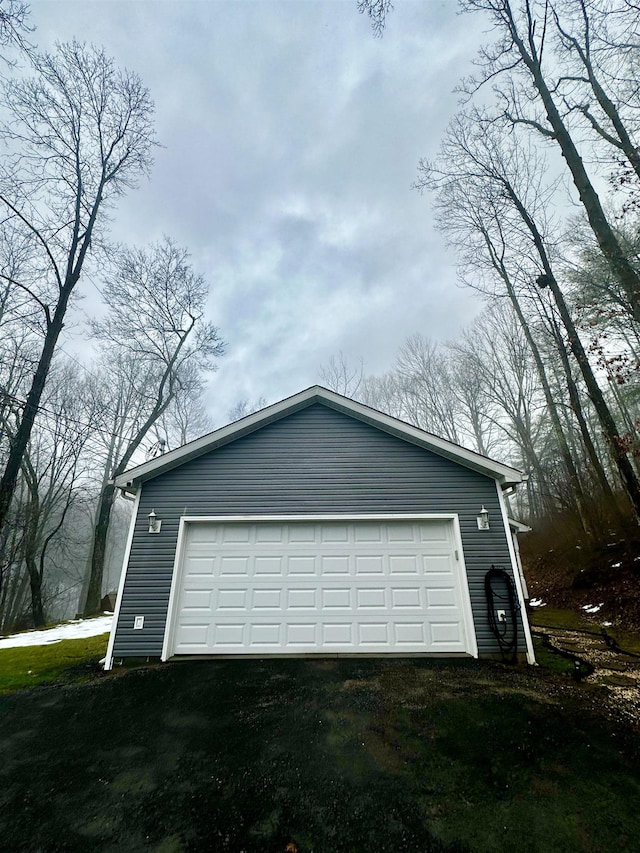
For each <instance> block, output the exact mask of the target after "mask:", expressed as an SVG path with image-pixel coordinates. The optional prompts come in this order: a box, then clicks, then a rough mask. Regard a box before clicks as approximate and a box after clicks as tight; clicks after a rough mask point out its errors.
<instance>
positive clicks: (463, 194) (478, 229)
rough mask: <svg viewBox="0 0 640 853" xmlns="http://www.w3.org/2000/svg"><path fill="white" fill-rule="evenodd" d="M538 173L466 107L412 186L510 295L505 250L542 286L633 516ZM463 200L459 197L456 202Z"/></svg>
mask: <svg viewBox="0 0 640 853" xmlns="http://www.w3.org/2000/svg"><path fill="white" fill-rule="evenodd" d="M542 171H543V168H542V167H541V164H540V162H539V161H538V160H537V159H536V156H535V152H531V154H527V152H526V151H525V152H524V153H523V152H522V151H520V149H519V146H518V142H517V138H516V137H515V135H512V136H511V137H510V138H509V141H508V147H506V146H504V145H503V144H502V143H501V139H500V134H499V132H498V128H497V127H496V125H495V124H494V123H492V122H486V121H484V116H483V114H482V113H479V112H474V113H472V114H471V116H470V117H468V118H466V117H458V118H457V119H456V120H455V121H454V123H453V125H452V127H451V129H450V131H449V133H448V135H447V137H446V140H445V142H444V145H443V149H442V153H441V156H440V158H439V160H438V164H436V165H432V164H428V163H422V164H421V178H420V181H419V184H418V185H419V186H420V187H424V188H429V189H432V190H435V191H436V192H438V193H439V201H438V202H437V203H438V205H439V209H440V211H441V215H442V216H443V217H444V219H445V221H446V223H447V226H449V225H451V226H452V227H453V231H452V233H454V234H457V235H462V234H465V233H466V235H467V239H468V238H469V237H472V239H473V236H474V235H475V240H478V239H479V240H480V244H481V245H482V244H484V246H483V248H484V254H485V256H486V257H488V259H489V262H490V266H491V267H492V268H493V270H494V275H495V273H496V272H497V273H498V275H499V277H500V278H501V279H502V280H503V282H504V284H505V285H506V288H507V292H508V293H509V296H510V298H512V301H513V295H514V294H513V293H512V292H511V291H510V289H509V287H510V286H509V281H510V276H509V275H507V274H506V272H505V270H506V266H505V259H506V258H508V257H509V256H511V258H512V263H513V266H514V269H515V271H516V276H517V277H520V279H521V280H522V275H523V273H524V275H525V276H526V277H527V278H528V279H529V284H528V286H529V288H530V287H531V282H532V280H534V279H535V281H536V282H537V284H538V285H539V286H540V287H542V288H546V287H548V288H549V290H550V291H551V293H552V294H553V299H554V301H555V305H556V307H557V310H558V314H559V316H560V318H561V321H562V324H563V326H564V327H565V329H566V333H567V339H568V342H569V346H570V349H571V352H572V354H573V355H574V357H575V359H576V362H577V364H578V366H579V368H580V371H581V374H582V377H583V379H584V382H585V385H586V387H587V390H588V393H589V396H590V398H591V401H592V403H593V406H594V408H595V410H596V412H597V415H598V419H599V421H600V425H601V428H602V430H603V433H604V435H605V436H606V438H607V441H608V444H609V449H610V452H611V455H612V458H613V459H614V460H615V464H616V467H617V470H618V472H619V474H620V478H621V480H622V483H623V484H624V487H625V489H626V491H627V493H628V495H629V498H630V500H631V502H632V504H633V506H634V508H635V512H636V514H638V515H639V516H640V484H639V483H638V479H637V477H636V474H635V471H634V469H633V466H632V465H631V463H630V461H629V458H628V455H627V448H626V447H625V446H624V442H623V441H622V440H621V434H620V430H619V429H618V426H617V424H616V422H615V419H614V417H613V415H612V412H611V409H610V407H609V405H608V403H607V400H606V399H605V396H604V394H603V392H602V389H601V388H600V386H599V384H598V381H597V378H596V376H595V374H594V371H593V369H592V367H591V364H590V362H589V358H588V354H587V353H586V351H585V348H584V345H583V343H582V341H581V339H580V336H579V334H578V330H577V328H576V326H575V323H574V320H573V317H572V314H571V311H570V309H569V307H568V305H567V302H566V300H565V297H564V294H563V291H562V290H561V288H560V285H559V284H558V280H557V278H556V275H555V271H554V270H555V261H556V260H557V257H558V252H557V249H556V247H555V245H554V239H553V238H552V237H551V232H550V231H549V229H548V227H547V217H546V216H545V209H544V208H545V206H544V199H545V194H544V192H542V193H541V192H540V191H539V187H540V186H541V183H540V180H541V179H540V174H541V172H542ZM469 186H471V187H475V188H476V189H477V192H478V195H477V197H476V204H477V207H476V208H474V211H475V212H474V215H473V218H472V220H471V221H470V218H469V215H468V212H467V210H466V209H465V205H466V204H467V203H468V188H469ZM458 190H460V192H458ZM465 198H466V199H467V201H466V202H465V201H462V199H465ZM481 199H482V201H481ZM487 208H488V209H489V210H490V212H491V227H492V229H493V230H494V232H495V231H496V230H497V233H498V240H497V241H496V242H494V241H493V240H492V239H491V237H490V232H489V226H488V225H487V219H483V218H482V212H483V211H484V210H486V209H487ZM547 235H549V236H547ZM454 239H455V238H454ZM468 252H469V247H468V246H465V247H464V248H463V253H467V257H468Z"/></svg>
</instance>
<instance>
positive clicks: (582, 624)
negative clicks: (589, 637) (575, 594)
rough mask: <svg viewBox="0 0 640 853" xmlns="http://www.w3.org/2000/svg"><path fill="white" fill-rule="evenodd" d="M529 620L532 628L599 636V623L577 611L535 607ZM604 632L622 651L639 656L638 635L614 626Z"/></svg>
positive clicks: (639, 643) (540, 662) (639, 644)
mask: <svg viewBox="0 0 640 853" xmlns="http://www.w3.org/2000/svg"><path fill="white" fill-rule="evenodd" d="M529 618H530V620H531V625H532V627H534V628H541V629H543V628H556V629H560V630H562V629H569V630H571V631H588V632H590V633H593V634H599V633H600V632H601V628H602V625H601V623H600V622H598V621H593V620H590V619H587V618H586V617H585V616H583V615H582V613H580V612H578V611H577V610H559V609H553V608H551V607H537V608H532V611H531V613H530V616H529ZM606 630H607V632H608V633H609V634H610V635H611V636H612V637H614V638H615V639H616V640H617V642H618V643H619V645H620V646H621V647H622V648H623V649H626V650H627V651H630V652H634V653H636V654H640V634H638V633H637V632H634V631H625V630H622V629H620V628H617V627H615V626H611V627H608V628H607V629H606ZM536 655H537V647H536ZM538 663H539V664H541V665H543V663H542V661H541V660H539V661H538Z"/></svg>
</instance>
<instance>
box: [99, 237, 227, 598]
mask: <svg viewBox="0 0 640 853" xmlns="http://www.w3.org/2000/svg"><path fill="white" fill-rule="evenodd" d="M102 292H103V298H104V300H105V303H106V304H107V306H108V313H107V315H106V317H105V319H103V320H101V321H96V322H94V323H93V324H92V328H93V334H94V336H95V337H96V338H97V339H98V340H99V341H101V342H102V344H103V357H104V359H105V362H106V363H107V364H108V365H109V367H108V368H107V369H108V371H109V373H110V375H111V377H112V380H115V387H114V388H113V392H112V393H111V394H110V397H111V399H112V401H114V402H115V405H112V410H111V418H112V420H111V424H110V428H109V431H110V433H111V435H112V441H111V442H110V445H109V451H108V456H107V463H106V466H105V477H104V479H103V485H102V489H101V493H100V499H99V505H98V510H97V514H96V525H95V531H94V536H93V550H92V556H91V570H90V575H89V585H88V592H87V601H86V604H85V607H84V612H85V615H91V614H93V613H96V612H97V611H98V609H99V605H100V597H101V591H102V578H103V574H104V561H105V550H106V543H107V533H108V529H109V520H110V517H111V510H112V507H113V502H114V499H115V485H114V482H113V480H114V478H115V477H117V476H118V475H119V474H121V473H122V472H123V471H125V470H126V469H127V467H128V466H129V464H130V462H131V460H132V459H133V457H134V454H135V453H136V451H137V450H138V449H139V448H140V447H141V445H142V442H143V441H144V440H145V438H146V437H147V436H148V435H149V432H150V430H151V429H152V427H154V426H155V425H156V424H157V423H158V421H159V419H160V418H161V417H162V415H163V414H164V413H165V412H167V410H168V409H169V407H170V406H171V404H172V403H173V402H174V400H175V399H176V397H178V396H180V395H186V396H188V395H189V394H197V393H199V392H200V391H201V388H202V377H203V374H204V373H206V372H207V371H212V370H215V366H216V365H215V360H216V359H217V358H218V357H219V356H220V355H222V353H223V350H224V345H223V343H222V341H221V340H220V337H219V335H218V330H217V329H216V327H215V326H213V325H212V324H211V323H209V322H207V321H206V320H205V317H204V311H205V306H206V299H207V294H208V288H207V284H206V282H205V280H204V279H203V277H202V276H199V275H196V274H195V273H194V272H193V270H192V268H191V265H190V263H189V256H188V252H187V251H186V249H183V248H180V247H178V246H176V245H175V244H174V243H173V242H172V241H171V240H169V239H168V238H165V239H164V241H163V242H162V243H159V244H157V245H154V246H151V247H150V248H149V249H125V248H121V249H120V252H119V255H118V258H117V263H116V267H115V270H114V272H113V274H112V276H111V277H110V278H109V280H108V281H106V282H105V284H104V286H103V291H102ZM129 400H131V401H132V402H133V404H134V405H133V407H131V406H129V405H128V402H127V401H129Z"/></svg>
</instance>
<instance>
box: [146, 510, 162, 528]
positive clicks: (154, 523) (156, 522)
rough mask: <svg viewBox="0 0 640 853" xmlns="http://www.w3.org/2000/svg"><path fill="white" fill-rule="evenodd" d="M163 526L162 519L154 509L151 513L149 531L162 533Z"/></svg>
mask: <svg viewBox="0 0 640 853" xmlns="http://www.w3.org/2000/svg"><path fill="white" fill-rule="evenodd" d="M161 527H162V521H161V520H160V519H159V518H156V511H155V510H154V509H152V510H151V512H150V513H149V533H160V528H161Z"/></svg>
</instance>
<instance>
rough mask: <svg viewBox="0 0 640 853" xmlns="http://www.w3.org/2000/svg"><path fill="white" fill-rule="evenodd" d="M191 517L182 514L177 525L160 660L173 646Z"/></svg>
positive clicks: (164, 658) (165, 658)
mask: <svg viewBox="0 0 640 853" xmlns="http://www.w3.org/2000/svg"><path fill="white" fill-rule="evenodd" d="M191 520H193V519H190V518H187V517H185V516H184V515H183V516H181V517H180V525H179V527H178V539H177V541H176V551H175V555H174V558H173V570H172V573H171V590H170V592H169V604H168V606H167V616H166V619H165V623H164V639H163V641H162V653H161V655H160V660H161V661H166V660H168V659H169V657H170V655H171V649H172V648H173V634H174V627H173V625H174V619H173V617H174V610H175V609H176V607H177V602H178V598H179V596H180V583H181V578H182V555H183V553H184V542H185V538H186V535H187V522H188V521H191Z"/></svg>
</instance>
